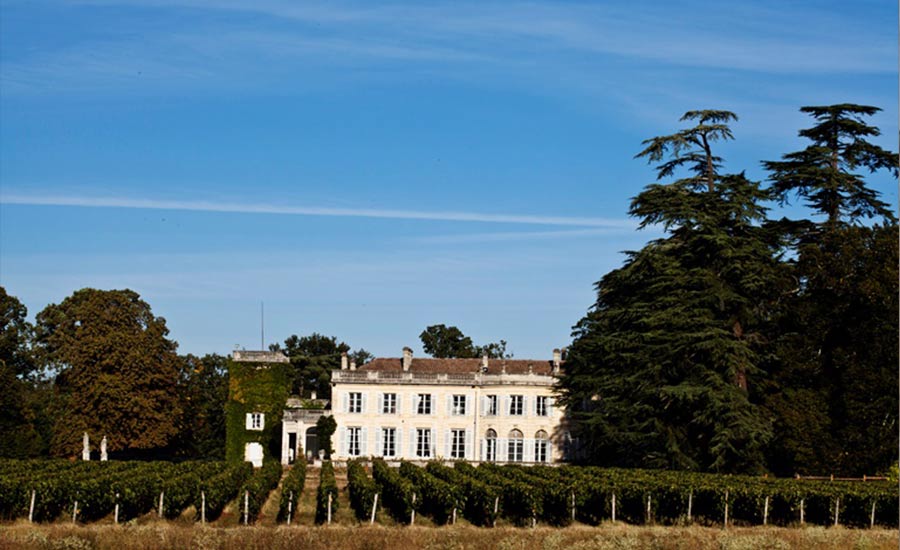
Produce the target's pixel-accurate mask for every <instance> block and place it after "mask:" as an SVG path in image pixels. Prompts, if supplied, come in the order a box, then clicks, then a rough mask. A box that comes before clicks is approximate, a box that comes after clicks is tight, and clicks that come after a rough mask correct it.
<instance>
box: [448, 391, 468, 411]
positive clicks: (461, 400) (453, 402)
mask: <svg viewBox="0 0 900 550" xmlns="http://www.w3.org/2000/svg"><path fill="white" fill-rule="evenodd" d="M467 402H468V399H466V394H464V393H454V394H453V395H451V396H450V414H451V415H452V416H465V415H466V413H467V411H466V403H467Z"/></svg>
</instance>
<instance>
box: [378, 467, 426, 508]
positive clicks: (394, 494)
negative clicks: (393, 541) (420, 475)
mask: <svg viewBox="0 0 900 550" xmlns="http://www.w3.org/2000/svg"><path fill="white" fill-rule="evenodd" d="M372 478H373V479H374V480H375V483H377V484H378V486H379V487H380V488H381V500H382V501H383V503H384V508H386V509H387V510H388V511H389V512H390V514H391V516H392V517H393V518H394V519H395V520H396V521H398V522H400V523H409V522H410V518H411V517H412V512H413V510H417V509H418V506H419V505H420V504H421V501H416V502H414V501H413V499H414V498H415V495H416V488H415V487H414V486H413V484H412V482H410V481H409V480H408V479H406V478H405V477H403V476H401V475H400V472H398V471H397V470H396V469H394V468H391V467H390V466H388V465H387V463H386V462H385V461H384V460H382V459H380V458H376V459H374V460H372Z"/></svg>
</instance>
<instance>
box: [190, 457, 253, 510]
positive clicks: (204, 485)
mask: <svg viewBox="0 0 900 550" xmlns="http://www.w3.org/2000/svg"><path fill="white" fill-rule="evenodd" d="M251 475H253V465H252V464H250V463H249V462H234V463H231V464H230V465H229V466H228V467H227V468H226V469H225V470H224V471H222V472H221V473H219V474H218V475H215V476H213V477H210V478H207V479H203V480H201V482H200V493H199V494H197V495H195V496H194V507H195V508H196V509H197V517H198V518H200V517H201V508H202V506H203V504H204V499H205V503H206V520H207V521H212V520H215V519H216V518H218V517H219V515H220V514H221V513H222V510H224V509H225V505H226V504H228V503H229V502H230V501H232V500H234V499H235V497H237V496H238V491H239V490H240V489H241V486H242V485H243V484H244V482H245V481H246V480H247V479H249V478H250V476H251Z"/></svg>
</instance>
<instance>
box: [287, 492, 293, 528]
mask: <svg viewBox="0 0 900 550" xmlns="http://www.w3.org/2000/svg"><path fill="white" fill-rule="evenodd" d="M293 511H294V491H291V494H290V496H289V497H288V517H287V524H288V525H290V524H291V514H292V512H293Z"/></svg>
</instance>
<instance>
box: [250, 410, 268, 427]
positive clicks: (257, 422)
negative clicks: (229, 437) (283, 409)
mask: <svg viewBox="0 0 900 550" xmlns="http://www.w3.org/2000/svg"><path fill="white" fill-rule="evenodd" d="M265 427H266V415H264V414H263V413H256V412H254V413H247V429H248V430H262V429H263V428H265Z"/></svg>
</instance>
